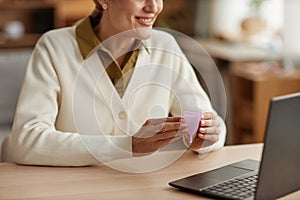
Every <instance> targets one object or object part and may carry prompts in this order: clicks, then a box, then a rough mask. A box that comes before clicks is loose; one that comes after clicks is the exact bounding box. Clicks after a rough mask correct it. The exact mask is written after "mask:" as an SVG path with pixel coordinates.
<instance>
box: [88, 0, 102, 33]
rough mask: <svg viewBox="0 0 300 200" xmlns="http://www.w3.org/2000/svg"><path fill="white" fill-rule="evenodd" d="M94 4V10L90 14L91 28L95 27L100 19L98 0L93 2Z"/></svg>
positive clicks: (100, 10) (100, 11)
mask: <svg viewBox="0 0 300 200" xmlns="http://www.w3.org/2000/svg"><path fill="white" fill-rule="evenodd" d="M94 3H95V9H94V10H93V12H92V14H91V23H92V26H93V27H95V26H97V24H98V23H99V22H100V19H101V17H102V12H103V8H102V6H101V5H100V4H99V2H98V0H94Z"/></svg>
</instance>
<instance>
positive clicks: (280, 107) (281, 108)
mask: <svg viewBox="0 0 300 200" xmlns="http://www.w3.org/2000/svg"><path fill="white" fill-rule="evenodd" d="M299 169H300V93H296V94H291V95H285V96H281V97H276V98H273V99H272V101H271V104H270V111H269V116H268V125H267V130H266V138H265V145H264V150H263V157H262V161H261V165H260V170H259V181H258V185H257V191H256V199H274V198H276V197H279V196H283V195H285V194H288V193H290V192H293V191H296V190H297V189H299V188H300V172H299Z"/></svg>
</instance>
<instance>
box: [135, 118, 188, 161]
mask: <svg viewBox="0 0 300 200" xmlns="http://www.w3.org/2000/svg"><path fill="white" fill-rule="evenodd" d="M182 119H183V118H181V117H167V118H160V119H149V120H147V121H146V122H145V123H144V124H143V126H142V127H141V128H140V130H139V131H138V132H137V133H136V134H134V135H133V136H132V152H133V155H134V156H144V155H148V154H151V153H153V152H155V151H157V150H159V149H161V148H163V147H164V146H166V145H168V144H169V143H171V142H173V141H176V140H178V139H180V138H182V137H183V136H184V135H185V134H187V124H186V123H185V122H183V120H182Z"/></svg>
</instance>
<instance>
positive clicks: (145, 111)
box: [11, 27, 226, 166]
mask: <svg viewBox="0 0 300 200" xmlns="http://www.w3.org/2000/svg"><path fill="white" fill-rule="evenodd" d="M146 44H147V47H148V49H149V51H150V54H148V53H147V51H146V50H145V48H143V47H141V49H140V51H139V55H138V60H137V62H136V66H135V69H134V72H133V74H132V77H131V80H130V82H129V85H128V87H127V89H126V91H125V94H124V96H123V98H122V99H121V98H120V97H119V96H118V93H117V92H116V90H115V87H114V85H113V84H112V82H111V81H110V79H109V77H108V75H107V74H106V72H105V69H104V67H103V65H102V63H101V61H100V59H99V57H98V55H97V51H96V50H95V51H93V53H91V54H90V55H89V56H88V57H87V58H86V59H85V60H84V59H83V57H82V55H81V53H80V51H79V47H78V44H77V41H76V36H75V27H68V28H62V29H58V30H53V31H50V32H48V33H46V34H44V35H43V36H42V37H41V39H40V40H39V42H38V43H37V45H36V47H35V50H34V52H33V54H32V57H31V60H30V62H29V64H28V68H27V72H26V75H25V79H24V82H23V86H22V89H21V92H20V96H19V102H18V105H17V109H16V114H15V120H14V124H13V131H12V135H11V136H12V148H13V149H12V154H13V158H12V159H13V160H14V161H15V162H17V163H21V164H35V165H55V166H83V165H91V164H96V163H98V162H99V161H102V162H107V161H111V160H116V159H120V158H129V157H132V152H131V151H132V150H131V145H132V144H131V137H130V136H131V135H133V134H134V133H135V132H136V131H137V130H138V129H139V128H140V127H141V125H142V124H143V123H144V122H145V121H146V120H147V119H149V118H154V117H167V116H168V114H169V113H171V114H172V115H174V116H181V114H182V112H183V111H185V110H189V111H214V110H213V108H212V106H211V103H210V101H209V98H208V97H207V95H206V93H205V92H204V91H203V89H202V88H201V86H200V85H199V83H198V81H197V78H196V76H195V74H194V71H193V69H192V67H191V66H190V64H189V62H188V61H187V59H186V58H185V56H184V55H183V53H182V52H181V50H180V48H179V46H178V45H177V43H176V41H175V39H174V38H173V37H172V36H171V35H169V34H167V33H165V32H162V31H157V30H154V31H153V35H152V37H151V39H149V40H147V41H146ZM222 122H223V121H222ZM225 133H226V130H225V125H224V122H223V124H222V133H221V137H220V140H219V141H218V142H217V144H215V145H214V146H213V147H212V148H210V149H209V150H212V149H217V148H219V147H221V146H223V145H224V141H225ZM203 151H207V149H203ZM200 152H201V150H200Z"/></svg>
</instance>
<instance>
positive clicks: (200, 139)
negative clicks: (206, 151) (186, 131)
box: [190, 112, 221, 149]
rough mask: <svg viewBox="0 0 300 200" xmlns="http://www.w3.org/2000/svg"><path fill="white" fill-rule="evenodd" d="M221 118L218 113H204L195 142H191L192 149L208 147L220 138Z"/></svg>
mask: <svg viewBox="0 0 300 200" xmlns="http://www.w3.org/2000/svg"><path fill="white" fill-rule="evenodd" d="M220 126H221V120H220V118H218V117H217V114H215V113H212V112H205V113H203V114H202V117H201V121H200V126H199V129H198V131H197V133H196V134H197V135H196V136H195V138H194V140H193V142H192V143H191V144H190V148H191V149H200V148H203V147H208V146H210V145H212V144H214V143H216V142H217V141H218V140H219V135H220V132H221V130H220Z"/></svg>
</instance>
